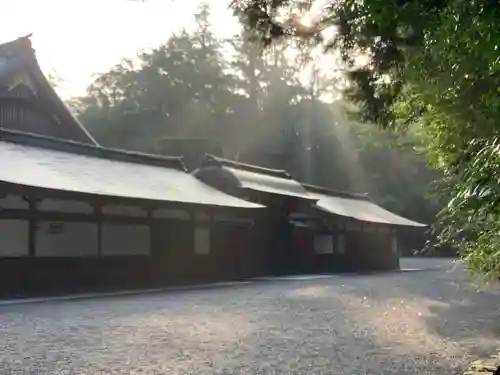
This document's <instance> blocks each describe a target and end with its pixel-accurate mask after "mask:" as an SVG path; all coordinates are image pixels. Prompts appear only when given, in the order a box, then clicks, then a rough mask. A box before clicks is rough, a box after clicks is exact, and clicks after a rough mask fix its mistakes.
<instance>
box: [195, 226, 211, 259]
mask: <svg viewBox="0 0 500 375" xmlns="http://www.w3.org/2000/svg"><path fill="white" fill-rule="evenodd" d="M194 253H195V254H198V255H208V254H210V228H208V227H195V228H194Z"/></svg>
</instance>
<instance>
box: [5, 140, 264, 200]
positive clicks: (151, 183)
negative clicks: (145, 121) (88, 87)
mask: <svg viewBox="0 0 500 375" xmlns="http://www.w3.org/2000/svg"><path fill="white" fill-rule="evenodd" d="M0 184H3V185H6V184H7V185H17V186H20V187H24V188H38V189H43V190H52V191H55V190H57V191H60V192H65V193H77V194H86V195H90V196H95V197H108V198H109V197H111V198H122V199H133V200H144V201H155V202H174V203H185V204H193V205H210V206H220V207H234V208H259V207H262V206H261V205H258V204H254V203H250V202H246V201H244V200H241V199H238V198H235V197H232V196H230V195H227V194H224V193H223V192H220V191H218V190H216V189H214V188H212V187H210V186H208V185H206V184H204V183H202V182H201V181H199V180H198V179H196V178H195V177H194V176H192V175H191V174H189V173H187V172H186V170H185V167H184V164H183V163H182V159H181V158H176V157H159V156H154V155H148V154H141V153H137V152H128V151H122V150H115V149H107V148H103V147H99V146H92V145H86V144H81V143H77V142H70V141H61V140H57V139H53V138H49V137H43V136H38V135H32V134H26V133H20V132H12V131H0Z"/></svg>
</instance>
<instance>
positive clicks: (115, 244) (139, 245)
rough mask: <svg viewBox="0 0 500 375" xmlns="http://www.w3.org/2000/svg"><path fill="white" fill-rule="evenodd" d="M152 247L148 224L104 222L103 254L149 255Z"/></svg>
mask: <svg viewBox="0 0 500 375" xmlns="http://www.w3.org/2000/svg"><path fill="white" fill-rule="evenodd" d="M150 247H151V246H150V230H149V226H147V225H134V224H120V223H103V224H102V254H103V255H148V254H150Z"/></svg>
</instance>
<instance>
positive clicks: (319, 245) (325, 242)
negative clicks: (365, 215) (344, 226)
mask: <svg viewBox="0 0 500 375" xmlns="http://www.w3.org/2000/svg"><path fill="white" fill-rule="evenodd" d="M314 250H315V252H316V254H333V236H332V235H331V234H317V235H315V236H314Z"/></svg>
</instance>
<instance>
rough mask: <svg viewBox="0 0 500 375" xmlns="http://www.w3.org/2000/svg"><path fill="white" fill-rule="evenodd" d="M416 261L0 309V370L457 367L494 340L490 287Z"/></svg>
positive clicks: (397, 371) (496, 328) (393, 370)
mask: <svg viewBox="0 0 500 375" xmlns="http://www.w3.org/2000/svg"><path fill="white" fill-rule="evenodd" d="M440 262H441V263H440ZM436 265H437V266H441V268H442V270H435V269H434V270H432V268H434V267H435V266H436ZM406 266H407V267H408V268H415V267H412V265H411V261H410V265H406ZM418 268H424V269H425V268H428V269H427V270H424V271H418V272H405V273H387V274H379V275H370V276H354V275H352V276H351V275H349V276H332V277H327V278H311V279H309V280H308V279H306V280H304V279H302V280H296V281H293V280H286V281H258V282H254V283H250V284H247V285H241V286H236V287H230V288H218V289H209V290H192V291H182V292H170V293H155V294H145V295H136V296H121V297H106V298H97V299H85V300H74V301H53V302H46V303H36V304H24V305H12V306H0V340H1V342H0V350H2V353H1V355H0V374H2V375H4V374H5V375H10V374H23V375H24V374H51V375H60V374H65V375H69V374H71V375H73V374H86V375H90V374H92V375H93V374H134V375H139V374H141V375H146V374H148V375H149V374H151V375H152V374H155V375H159V374H301V375H305V374H340V375H344V374H345V375H356V374H360V375H361V374H363V375H364V374H377V375H379V374H384V375H386V374H387V375H391V374H394V375H405V374H412V375H414V374H415V375H416V374H418V375H426V374H443V375H445V374H446V375H450V374H459V373H461V371H463V370H464V369H465V368H466V367H467V365H468V363H469V361H470V360H471V359H474V358H475V356H478V355H479V356H480V355H485V354H490V353H491V352H492V351H493V350H494V349H496V348H497V346H498V345H497V344H498V341H497V339H498V338H499V337H500V319H499V316H498V314H497V312H498V310H497V307H498V306H499V303H500V294H499V293H498V292H497V291H496V290H493V288H490V289H488V290H483V291H479V292H478V291H477V290H476V289H475V288H473V287H471V286H470V285H469V283H468V282H467V277H466V274H465V273H464V271H463V269H461V268H453V267H452V265H450V264H448V261H443V260H427V261H424V262H421V264H420V266H419V267H418Z"/></svg>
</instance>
